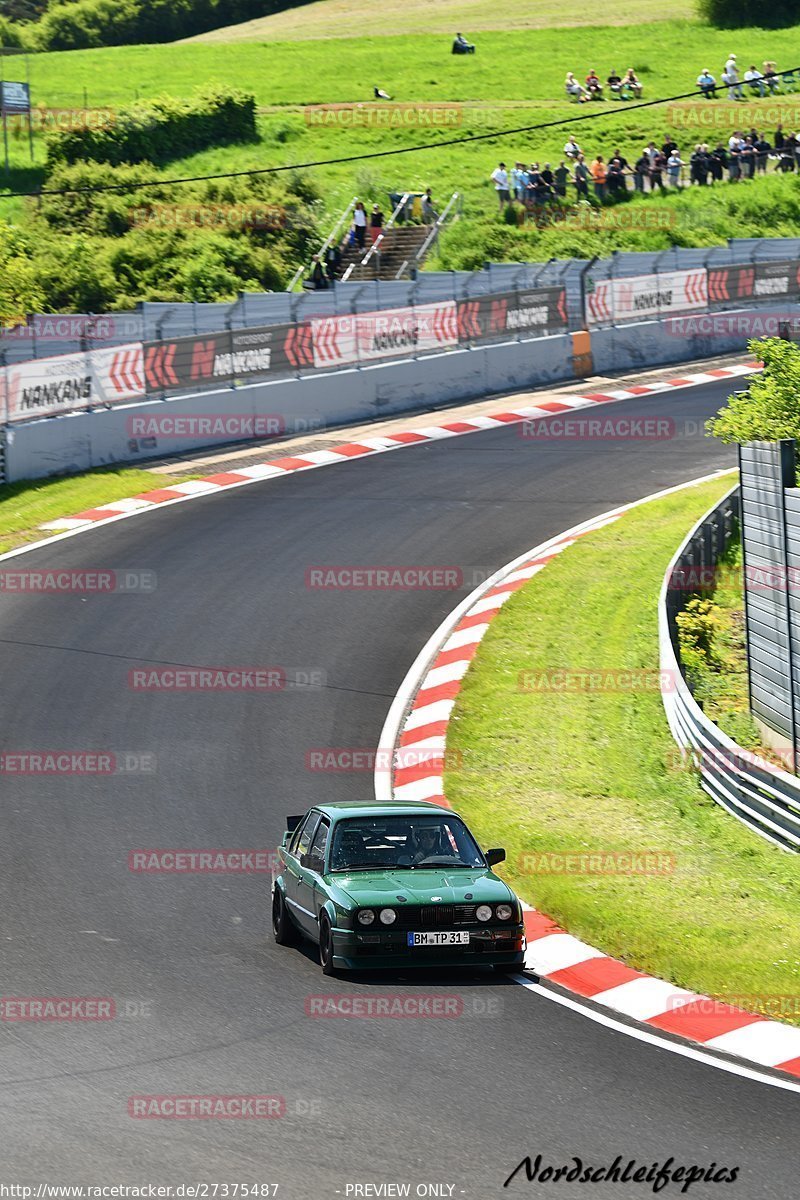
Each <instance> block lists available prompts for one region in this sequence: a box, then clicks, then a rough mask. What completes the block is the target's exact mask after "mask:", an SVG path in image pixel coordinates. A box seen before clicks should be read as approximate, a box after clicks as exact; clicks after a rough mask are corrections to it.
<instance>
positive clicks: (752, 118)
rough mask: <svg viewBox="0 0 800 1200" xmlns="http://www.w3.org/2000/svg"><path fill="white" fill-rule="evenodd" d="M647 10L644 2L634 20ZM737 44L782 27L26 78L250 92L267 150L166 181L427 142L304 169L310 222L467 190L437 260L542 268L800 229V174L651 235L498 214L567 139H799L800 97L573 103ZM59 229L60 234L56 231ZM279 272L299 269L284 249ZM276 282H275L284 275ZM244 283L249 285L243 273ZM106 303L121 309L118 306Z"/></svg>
mask: <svg viewBox="0 0 800 1200" xmlns="http://www.w3.org/2000/svg"><path fill="white" fill-rule="evenodd" d="M326 7H327V6H326ZM439 7H440V6H437V11H438V8H439ZM441 7H446V5H445V6H441ZM642 7H643V6H641V5H639V6H637V11H641V10H642ZM319 8H320V6H319V5H310V6H308V7H307V8H305V9H296V10H293V12H294V14H295V16H296V17H297V18H298V19H299V18H300V15H301V14H302V13H311V12H312V11H313V10H314V9H319ZM623 10H624V6H619V7H618V8H617V9H615V8H613V7H612V8H611V10H610V12H609V13H608V17H609V18H610V19H614V18H616V17H620V18H621V17H622V15H623ZM353 11H355V5H353ZM520 11H521V10H520ZM538 12H539V10H538V9H537V13H538ZM573 14H574V10H568V12H567V14H565V15H564V19H567V17H569V16H572V15H573ZM284 15H285V14H284ZM604 15H605V14H604ZM464 27H465V29H466V28H467V22H466V21H465V22H464ZM381 28H384V27H381ZM370 32H372V30H371V29H370ZM795 40H796V39H795ZM791 41H792V39H791V36H790V34H789V32H788V31H787V32H785V33H784V34H783V35H782V38H781V44H782V45H784V46H788V45H790V44H791ZM731 50H735V51H736V52H737V53H738V55H739V60H740V62H741V63H745V62H749V61H751V60H754V61H756V62H759V63H760V62H762V61H763V60H764V59H765V58H767V57H769V56H772V55H773V54H774V52H775V35H774V33H770V32H768V31H764V30H756V29H753V30H738V31H734V32H731V31H726V32H721V31H719V30H714V29H711V28H709V27H707V26H704V25H702V24H700V23H698V22H696V21H688V20H672V21H662V22H658V23H653V24H649V25H646V24H637V25H631V26H602V27H584V28H581V27H576V28H573V29H570V30H569V31H565V30H564V29H541V30H532V29H531V30H509V29H506V30H503V31H489V32H486V33H485V34H483V35H482V36H481V38H480V53H479V54H477V55H475V56H474V57H473V56H468V57H454V56H452V55H451V54H450V53H449V44H448V41H447V40H446V39H445V40H443V39H442V37H440V36H438V35H431V34H427V35H412V34H408V35H403V36H396V37H389V36H383V35H381V36H370V37H365V38H357V39H356V38H345V39H340V40H336V41H322V40H309V41H295V42H291V41H286V42H281V43H270V44H268V45H265V44H262V43H258V42H255V41H244V40H242V41H232V42H192V43H181V44H174V45H168V46H162V45H153V46H131V47H119V48H113V49H98V50H86V51H75V52H71V53H60V54H55V53H51V54H41V55H36V56H34V57H32V58H31V59H30V74H31V86H32V94H33V99H34V102H35V103H37V104H43V105H46V106H49V107H51V108H59V109H64V108H70V107H75V108H82V107H83V106H84V105H88V106H89V107H91V108H95V109H97V108H100V109H102V108H105V107H109V108H111V109H114V108H115V107H116V106H118V105H120V104H123V103H128V102H130V101H131V100H133V99H134V97H135V96H137V95H138V96H140V97H147V96H152V95H156V94H159V93H164V92H167V93H169V94H172V95H176V96H188V95H190V94H191V93H192V92H193V91H194V90H195V88H196V86H197V85H198V83H201V82H202V83H213V82H218V83H221V84H226V83H227V84H230V83H234V84H235V85H236V86H237V87H241V88H244V89H247V90H250V91H252V92H253V93H254V94H255V96H256V98H257V101H258V104H259V106H260V112H259V117H258V134H259V141H258V142H255V143H250V144H246V145H237V146H229V147H225V148H216V147H210V148H209V149H207V150H204V151H202V152H201V153H198V154H195V155H193V156H191V157H190V158H185V159H183V160H177V161H175V162H174V163H172V164H171V166H170V167H169V169H165V170H161V171H159V172H158V174H159V175H161V176H164V175H173V176H187V175H199V174H205V173H209V172H224V171H247V170H250V169H258V168H262V167H269V166H285V165H288V164H295V163H311V162H314V161H316V160H320V159H329V158H347V157H348V156H351V155H352V156H357V155H359V154H365V153H370V152H373V151H378V152H380V151H385V150H394V149H401V148H404V147H410V146H414V145H418V144H420V143H423V144H425V145H426V146H427V147H429V148H427V149H425V150H423V151H421V152H415V153H411V154H408V155H406V154H401V155H396V156H392V157H386V158H376V159H367V160H365V161H363V162H343V163H337V164H332V165H324V166H319V167H313V168H306V169H305V170H304V171H303V172H302V175H303V177H304V178H305V181H306V183H307V185H308V186H307V187H305V186H304V185H303V186H304V190H305V191H307V193H308V195H309V198H310V199H313V193H316V195H317V197H318V199H317V200H316V201H314V204H313V214H314V219H315V221H316V222H317V224H318V226H319V228H321V229H325V228H327V227H329V224H330V219H331V217H332V215H333V214H335V213H338V212H339V211H340V210H341V209H342V207H343V206H344V204H345V203H346V202H347V200H349V198H350V197H351V196H352V195H353V194H354V193H357V194H359V195H361V196H362V197H363V198H364V199H365V200H367V201H369V202H370V203H371V202H372V201H374V200H377V201H379V202H380V203H381V204H382V205H383V206H384V208H386V206H387V205H388V198H387V193H388V192H390V191H403V190H404V189H406V188H408V189H413V190H418V189H423V188H425V187H427V186H428V185H431V186H432V187H433V188H434V194H435V199H436V200H437V201H438V202H440V203H441V202H442V201H443V200H444V199H445V198H446V197H447V196H448V195H449V194H451V193H452V192H453V191H456V190H457V191H459V192H461V193H462V194H463V196H464V198H465V220H464V221H463V222H461V223H460V224H459V225H458V226H457V227H456V228H455V229H454V231H453V233H452V234H451V235H450V236H449V237H448V238H447V239H446V240H445V243H444V247H443V257H442V259H441V263H442V265H445V266H472V265H477V264H479V263H481V262H483V261H484V260H485V259H487V258H503V257H509V258H513V259H520V258H523V259H524V258H529V259H533V260H541V259H547V258H548V257H550V256H552V255H569V254H576V255H591V254H594V253H607V252H608V251H609V250H611V249H614V248H619V247H629V248H642V249H644V248H661V247H663V246H665V245H669V244H671V243H673V242H675V243H677V244H686V245H713V244H716V243H718V242H720V241H723V240H724V239H725V238H726V237H729V236H736V235H743V236H744V235H747V236H758V235H760V234H778V235H784V234H785V235H789V234H793V235H796V234H798V233H800V203H799V201H800V189H799V188H798V185H797V181H796V178H795V177H794V176H791V177H788V178H783V179H774V180H755V181H753V182H752V183H747V184H741V185H739V186H736V187H729V186H725V187H722V188H717V189H714V190H713V192H712V191H711V189H705V190H704V192H703V193H701V194H698V193H697V189H695V192H694V193H692V194H691V195H686V196H675V197H670V198H669V200H668V202H667V203H668V205H671V206H674V207H675V208H676V209H679V210H680V220H677V221H676V222H675V224H674V225H672V226H671V227H669V228H664V227H647V226H644V227H642V228H631V229H627V230H621V231H613V230H612V231H610V232H606V233H605V234H603V235H597V234H595V233H594V232H589V233H587V232H585V231H583V230H575V229H561V228H559V229H551V230H548V231H545V232H543V233H542V232H539V231H537V230H535V229H532V228H526V229H524V230H517V229H512V228H510V227H509V226H507V225H504V224H502V222H501V221H500V219H499V218H498V216H497V212H496V208H497V206H496V201H495V195H494V189H493V187H492V185H491V183H490V182H489V175H490V172H491V171H492V169H493V168H494V166H495V165H496V163H497V161H498V160H499V159H504V160H505V161H506V162H509V163H513V162H514V161H516V160H517V159H522V160H524V161H525V162H531V161H533V160H539V161H540V162H545V161H549V162H552V163H554V164H555V163H557V162H558V161H559V159H560V157H561V154H562V148H563V145H564V141H565V140H566V137H567V134H568V133H570V132H574V133H575V134H576V136H577V138H578V141H579V142H580V143H581V145H582V146H583V147H584V149H585V150H586V152H587V155H589V156H593V155H594V154H595V153H596V152H597V151H600V152H602V153H604V154H605V155H609V154H610V153H613V152H614V150H616V148H617V147H619V148H620V149H621V150H622V151H623V153H624V154H625V155H626V156H627V157H628V158H629V159H631V160H633V158H635V157H636V156H637V155H638V154H639V152H640V151H641V148H642V147H643V145H644V144H645V143H646V142H647V141H648V140H649V139H650V138H654V139H655V140H657V141H661V140H663V138H664V136H665V135H666V134H667V133H668V132H669V133H671V134H673V135H674V136H675V138H676V140H677V141H678V142H679V144H680V145H681V148H682V150H683V151H684V155H685V157H686V156H688V153H689V152H690V151H691V148H692V146H693V145H694V143H695V142H697V141H699V140H711V139H712V137H713V138H714V140H716V137H718V136H724V137H725V138H727V136H728V135H729V133H730V129H731V127H732V126H733V125H736V126H738V125H739V124H742V125H743V124H745V123H746V124H748V125H749V124H750V123H755V124H756V125H758V126H759V127H761V128H764V129H765V130H766V132H767V135H768V136H769V137H770V138H771V137H772V135H773V132H774V129H775V125H776V122H777V121H779V120H780V121H782V123H783V125H784V128H785V129H787V130H788V129H792V128H800V95H798V96H797V97H794V96H787V97H784V98H782V99H781V100H780V102H778V101H775V100H768V99H764V100H758V99H754V100H752V101H751V102H748V104H747V105H744V104H742V105H739V106H736V105H731V104H729V103H728V102H727V101H723V100H719V101H717V102H715V103H714V104H709V103H708V102H706V101H703V102H700V101H697V102H696V106H695V108H694V109H693V110H692V112H693V113H694V114H695V115H696V114H699V115H700V116H702V117H707V118H709V119H710V118H711V117H712V116H713V118H714V120H715V121H716V122H717V123H716V124H714V125H702V126H701V125H698V124H695V125H694V126H691V125H689V126H687V123H686V113H685V111H683V110H681V109H679V108H676V107H675V106H674V105H671V104H664V105H663V106H662V105H657V106H655V107H650V108H645V109H640V110H637V109H635V108H634V107H633V106H632V105H629V104H623V103H618V102H613V101H609V102H606V103H604V104H602V105H600V104H596V105H594V104H593V105H587V106H586V107H580V108H579V107H578V106H576V105H574V104H570V103H568V102H567V101H566V99H565V97H564V93H563V81H564V75H565V72H566V71H567V70H568V69H572V70H574V71H575V72H576V74H578V75H580V76H582V75H585V73H586V71H587V70H588V69H589V68H590V67H595V68H596V69H597V70H598V72H599V73H600V75H601V76H602V77H605V76H606V75H607V74H608V72H609V70H610V69H611V67H612V66H615V67H617V68H618V69H620V70H624V69H625V68H626V67H627V66H633V67H634V68H635V69H636V71H637V72H638V74H639V76H640V78H641V79H642V81H643V83H644V86H645V97H644V98H645V99H646V100H654V99H658V98H659V97H666V96H669V95H671V94H675V93H679V92H682V91H688V90H690V89H691V88H692V87H693V86H694V80H695V78H696V76H697V74H698V72H699V71H700V70H701V69H702V68H703V67H706V66H708V67H710V68H711V69H712V70H713V71H714V72H715V73H716V74H717V75H719V74H720V73H721V66H722V63H723V62H724V60H725V58H726V56H727V55H728V53H729V52H730V51H731ZM14 62H15V60H14V59H7V60H6V64H7V71H6V75H7V77H9V76H11V77H13V64H14ZM20 65H21V64H20ZM793 65H796V64H794V63H790V62H789V61H787V60H785V59H784V60H779V63H778V66H779V67H780V68H784V67H788V66H793ZM375 84H378V85H380V86H381V87H384V88H386V89H387V90H388V91H389V93H390V94H391V95H392V96H393V97H394V101H393V103H395V104H396V105H397V104H399V105H401V106H403V105H410V106H412V108H413V109H414V110H415V112H417V119H415V120H412V122H411V123H407V124H401V125H393V126H391V127H389V128H387V127H386V126H385V125H382V124H379V125H369V124H366V125H363V124H360V125H359V124H357V123H355V121H356V120H357V119H358V120H362V121H363V120H364V119H365V114H366V120H369V114H370V111H371V110H372V109H373V108H374V102H373V100H372V88H373V86H374V85H375ZM330 103H334V104H346V105H354V106H358V105H361V106H362V107H361V108H353V109H347V110H345V112H344V115H343V116H341V117H337V118H336V123H335V124H330V123H329V122H327V121H324V122H321V123H320V122H319V120H318V114H315V113H314V112H310V111H309V109H308V107H307V106H309V105H319V104H330ZM445 105H456V106H457V107H456V108H455V109H450V110H447V111H448V112H449V117H448V123H447V124H446V125H443V126H436V125H431V124H428V123H427V122H426V118H425V114H426V113H428V112H429V111H433V112H434V113H436V112H439V113H441V112H444V111H445V110H444V109H443V108H442V107H441V106H445ZM429 106H431V108H429ZM354 114H355V115H354ZM564 119H567V120H569V121H570V122H572V123H571V124H570V125H564V126H560V125H559V126H556V127H555V128H547V129H543V130H542V131H541V132H535V131H534V132H526V133H520V134H516V135H513V136H501V135H500V133H499V132H498V131H500V130H502V129H504V128H509V127H512V128H513V127H521V126H528V125H535V124H546V123H548V122H559V121H562V120H564ZM12 132H13V136H12V142H11V147H12V158H13V166H14V170H13V172H12V174H11V177H10V179H9V183H10V186H11V189H12V190H28V189H29V188H31V189H32V188H35V187H36V186H37V185H41V183H42V181H43V178H44V174H43V167H42V164H43V163H44V147H43V145H42V144H41V139H39V141H38V144H37V147H36V162H35V163H34V164H33V165H31V164H30V163H29V162H28V157H27V140H26V134H25V132H24V131H23V130H20V129H15V130H13V131H12ZM474 133H481V134H483V133H488V134H490V135H492V136H489V137H487V138H486V139H485V140H482V141H477V142H473V143H471V144H468V145H457V146H445V145H443V144H442V143H443V142H445V141H447V140H449V139H452V138H453V137H454V136H455V137H458V136H460V135H462V134H474ZM293 177H294V176H293V174H292V173H291V172H287V174H286V175H285V176H277V177H276V178H277V181H278V182H282V181H283V180H284V179H286V178H293ZM223 186H224V185H223ZM1 190H2V189H0V191H1ZM172 194H173V195H174V196H175V197H176V202H177V203H180V202H182V201H183V200H184V199H185V197H186V195H187V191H186V189H182V188H175V189H174V191H173V193H172ZM237 198H238V199H241V195H240V194H237ZM644 203H645V204H649V203H650V201H645V202H644ZM2 219H6V220H14V221H17V222H21V223H22V227H23V228H26V227H28V226H30V222H31V221H32V220H33V219H34V218H33V216H32V212H31V210H29V208H28V204H27V202H23V201H20V200H18V199H14V200H5V201H4V200H3V199H2V195H0V220H2ZM75 233H76V231H75V230H74V229H73V228H72V227H71V226H70V224H69V222H65V224H64V226H63V228H61V229H59V230H58V232H57V236H58V238H59V240H60V242H61V243H64V244H66V243H68V242H69V240H70V238H72V237H73V236H75ZM37 236H38V235H37ZM47 236H48V237H50V238H53V237H54V236H56V235H55V234H54V232H53V230H52V229H51V230H50V231H49V232H48V235H47ZM127 236H130V235H126V234H124V231H123V233H122V234H118V235H117V236H116V238H115V239H112V238H105V239H103V240H102V242H99V241H98V243H97V244H95V243H92V251H93V254H94V256H95V257H96V258H97V259H98V261H102V260H103V259H104V256H105V255H106V253H107V252H108V251H110V249H111V248H112V247H111V245H110V243H111V242H112V241H116V242H117V243H118V242H119V241H120V240H121V239H122V238H123V237H127ZM1 241H2V237H0V242H1ZM115 249H119V247H118V246H116V247H115ZM0 251H1V247H0ZM0 261H2V254H1V253H0ZM283 263H284V265H286V264H287V258H286V256H284V259H283ZM284 265H282V266H281V270H283V269H284ZM229 278H230V277H229ZM269 278H270V280H274V273H273V274H271V275H270V277H269ZM264 282H265V283H266V278H265V280H264ZM104 286H105V285H104ZM246 286H248V287H249V286H251V283H250V277H249V276H248V281H247V284H246ZM269 286H275V283H274V282H270V284H269ZM129 287H130V280H129V281H128V288H129ZM112 290H113V289H112ZM234 290H235V289H234ZM126 294H128V293H126ZM197 298H199V297H197ZM204 298H205V295H204ZM106 303H109V304H110V303H114V296H113V295H112V296H110V297H108V298H107V299H106Z"/></svg>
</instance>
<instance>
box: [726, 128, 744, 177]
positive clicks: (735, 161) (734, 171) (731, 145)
mask: <svg viewBox="0 0 800 1200" xmlns="http://www.w3.org/2000/svg"><path fill="white" fill-rule="evenodd" d="M741 175H742V151H741V147H740V145H739V139H738V138H737V137H732V138H729V140H728V183H738V181H739V179H740V178H741Z"/></svg>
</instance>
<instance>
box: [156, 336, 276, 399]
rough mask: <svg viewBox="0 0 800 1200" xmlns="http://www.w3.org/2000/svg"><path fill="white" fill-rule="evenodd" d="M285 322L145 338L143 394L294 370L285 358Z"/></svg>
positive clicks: (229, 381) (230, 381)
mask: <svg viewBox="0 0 800 1200" xmlns="http://www.w3.org/2000/svg"><path fill="white" fill-rule="evenodd" d="M288 328H290V327H289V326H286V325H268V326H265V327H264V328H261V329H234V330H231V331H226V332H225V333H210V334H206V335H204V336H199V337H185V338H174V339H173V340H171V341H165V342H145V345H144V373H145V380H146V385H147V393H148V395H153V394H155V393H160V392H165V391H174V390H182V389H187V388H188V389H191V388H193V387H198V386H201V385H206V384H209V383H232V382H233V381H234V380H237V379H240V380H243V381H244V380H247V379H253V378H258V377H261V376H264V375H270V374H273V373H279V372H286V371H291V370H293V369H294V364H293V363H292V361H291V359H290V358H289V357H288V356H287V354H286V352H285V349H284V345H285V342H286V334H287V329H288Z"/></svg>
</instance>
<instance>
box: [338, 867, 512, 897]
mask: <svg viewBox="0 0 800 1200" xmlns="http://www.w3.org/2000/svg"><path fill="white" fill-rule="evenodd" d="M328 880H329V882H330V883H332V884H334V885H335V886H336V887H338V888H341V890H342V891H343V892H346V893H347V895H348V896H349V897H350V899H351V900H353V901H354V902H355V903H356V904H361V905H380V904H386V905H389V904H392V903H393V902H394V903H396V902H397V901H398V899H399V898H400V896H404V897H405V899H406V901H407V903H409V904H430V903H431V902H433V903H437V902H441V903H442V904H465V903H466V904H469V903H475V904H487V903H491V904H498V903H500V902H502V901H503V900H509V899H512V898H513V895H514V894H513V892H512V891H511V889H510V888H509V887H508V885H507V884H505V883H504V882H503V880H502V879H500V878H498V876H497V875H495V874H493V873H492V871H490V870H489V868H488V867H476V868H475V869H474V870H473V869H469V870H467V869H466V868H463V867H461V868H457V869H456V870H453V871H449V870H448V869H447V867H424V868H419V867H418V868H417V869H416V870H404V869H403V868H402V867H400V868H395V869H394V870H382V871H352V872H350V873H348V872H347V871H341V872H338V871H337V872H336V873H335V874H331V875H329V876H328Z"/></svg>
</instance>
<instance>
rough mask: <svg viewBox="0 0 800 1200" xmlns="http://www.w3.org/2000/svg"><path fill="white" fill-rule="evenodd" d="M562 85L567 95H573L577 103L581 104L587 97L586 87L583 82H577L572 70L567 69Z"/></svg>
mask: <svg viewBox="0 0 800 1200" xmlns="http://www.w3.org/2000/svg"><path fill="white" fill-rule="evenodd" d="M564 87H565V88H566V90H567V95H568V96H575V98H576V99H577V101H578V103H579V104H583V102H584V101H585V100H588V99H589V93H588V92H587V90H586V88H585V87H584V86H583V84H581V83H578V81H577V79H576V78H575V76H574V74H573V73H572V71H567V78H566V80H565V82H564Z"/></svg>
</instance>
